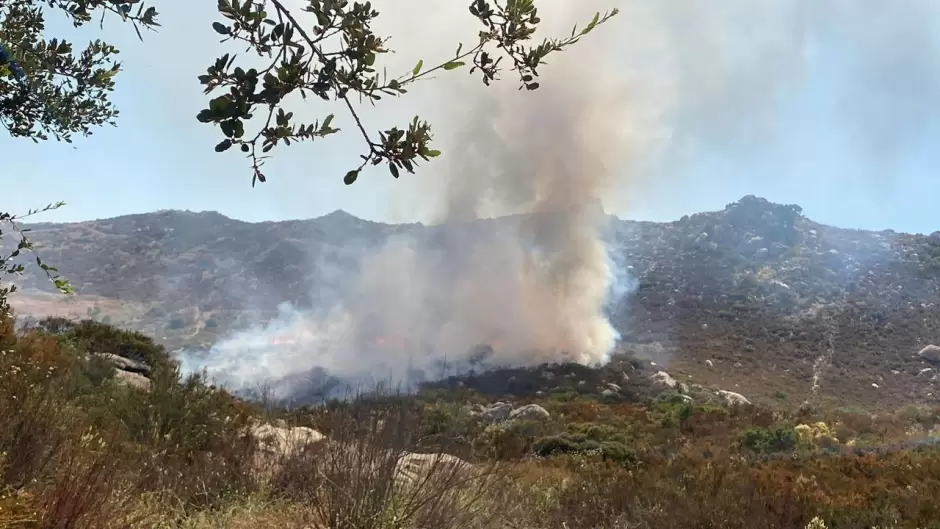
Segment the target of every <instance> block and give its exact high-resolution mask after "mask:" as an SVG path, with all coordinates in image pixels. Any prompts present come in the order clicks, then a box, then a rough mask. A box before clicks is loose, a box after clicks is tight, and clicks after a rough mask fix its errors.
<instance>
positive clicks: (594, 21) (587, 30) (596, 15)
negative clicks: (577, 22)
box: [581, 13, 601, 35]
mask: <svg viewBox="0 0 940 529" xmlns="http://www.w3.org/2000/svg"><path fill="white" fill-rule="evenodd" d="M600 19H601V14H600V13H594V18H593V19H591V23H590V24H588V25H587V27H585V28H584V29H582V30H581V34H582V35H587V34H588V33H590V32H591V30H592V29H594V28H595V27H597V22H598V21H599V20H600Z"/></svg>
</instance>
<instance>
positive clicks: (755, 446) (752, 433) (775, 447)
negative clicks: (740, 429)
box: [741, 426, 799, 454]
mask: <svg viewBox="0 0 940 529" xmlns="http://www.w3.org/2000/svg"><path fill="white" fill-rule="evenodd" d="M798 443H799V437H798V436H797V434H796V431H794V430H793V428H788V427H785V426H780V427H776V428H753V429H750V430H747V431H745V432H744V434H743V435H742V436H741V446H743V447H744V448H746V449H748V450H751V451H753V452H757V453H760V454H770V453H776V452H789V451H791V450H793V449H795V448H796V446H797V444H798Z"/></svg>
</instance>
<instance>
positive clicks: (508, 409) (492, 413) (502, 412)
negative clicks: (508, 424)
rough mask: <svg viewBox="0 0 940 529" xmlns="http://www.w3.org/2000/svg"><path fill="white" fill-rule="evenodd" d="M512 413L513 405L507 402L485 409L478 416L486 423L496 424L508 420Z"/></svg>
mask: <svg viewBox="0 0 940 529" xmlns="http://www.w3.org/2000/svg"><path fill="white" fill-rule="evenodd" d="M510 413H512V405H510V404H507V403H505V402H495V403H493V404H490V405H489V406H487V407H486V408H483V410H482V411H480V412H479V413H478V414H477V416H478V417H479V418H480V420H481V421H483V422H485V423H489V424H495V423H498V422H503V421H505V420H508V419H509V414H510Z"/></svg>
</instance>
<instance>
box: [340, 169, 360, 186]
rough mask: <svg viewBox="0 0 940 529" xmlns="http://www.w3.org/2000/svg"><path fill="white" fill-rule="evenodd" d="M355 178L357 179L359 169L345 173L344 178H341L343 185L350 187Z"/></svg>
mask: <svg viewBox="0 0 940 529" xmlns="http://www.w3.org/2000/svg"><path fill="white" fill-rule="evenodd" d="M357 178H359V169H356V170H354V171H349V172H348V173H346V176H344V177H343V183H344V184H346V185H352V184H353V182H355V181H356V179H357Z"/></svg>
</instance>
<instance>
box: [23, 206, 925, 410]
mask: <svg viewBox="0 0 940 529" xmlns="http://www.w3.org/2000/svg"><path fill="white" fill-rule="evenodd" d="M518 221H519V218H506V219H495V220H481V221H475V222H470V223H461V224H454V225H444V226H435V227H429V226H423V225H420V224H411V225H386V224H380V223H374V222H368V221H364V220H360V219H357V218H355V217H353V216H351V215H348V214H346V213H343V212H334V213H332V214H330V215H326V216H324V217H320V218H317V219H311V220H301V221H288V222H264V223H246V222H241V221H237V220H233V219H229V218H227V217H224V216H222V215H220V214H217V213H191V212H180V211H161V212H156V213H150V214H143V215H128V216H123V217H117V218H113V219H105V220H97V221H89V222H82V223H72V224H37V225H32V226H30V228H32V229H33V234H32V235H33V237H34V239H35V240H36V242H38V243H40V244H42V245H43V246H45V249H44V250H43V257H44V258H45V259H46V260H47V261H49V262H53V263H55V264H57V265H59V268H60V269H61V271H62V273H63V274H64V275H66V276H67V277H69V279H70V280H71V281H72V282H73V283H74V284H75V285H76V286H77V288H78V289H79V291H80V292H83V293H90V294H97V295H100V296H105V297H108V298H114V299H120V300H124V301H126V302H129V303H138V304H146V305H147V306H149V307H150V313H149V314H147V315H145V316H143V317H140V318H136V319H128V320H126V321H116V323H120V324H122V325H126V326H130V327H133V328H135V329H138V330H142V331H144V332H147V333H150V334H153V335H155V336H156V337H158V338H165V339H166V340H168V341H172V340H173V339H174V338H176V339H181V337H193V336H197V335H199V336H203V335H207V336H208V338H207V339H208V340H211V339H213V337H214V336H216V335H215V334H213V329H219V328H220V323H221V328H222V329H224V328H228V327H231V326H237V325H240V322H239V318H244V319H246V320H247V321H252V322H257V320H258V318H263V317H264V315H263V314H260V315H259V314H256V313H248V312H247V311H246V310H245V309H247V308H252V309H261V310H263V311H273V310H274V309H275V307H276V306H277V305H278V304H279V303H281V302H284V301H289V302H292V303H293V304H295V305H299V306H305V305H311V304H312V303H314V301H315V300H314V299H313V297H314V296H315V297H316V301H317V302H318V303H330V301H331V300H332V299H333V298H335V297H337V296H339V292H338V288H339V286H341V285H342V284H343V282H344V280H345V279H346V278H349V277H351V275H350V274H351V273H353V272H354V271H355V270H356V268H357V266H358V262H359V261H358V260H359V258H360V256H361V255H363V253H364V252H366V251H368V249H370V248H374V247H376V246H377V245H379V244H381V243H382V242H383V241H385V240H387V239H388V237H389V236H391V235H393V234H410V235H414V236H415V237H418V238H421V239H423V240H425V241H430V242H435V241H447V242H449V243H451V244H453V241H458V240H461V238H460V237H459V236H448V237H444V235H447V234H450V235H454V234H457V235H461V236H466V237H471V236H478V235H479V234H481V233H487V232H492V231H494V230H499V229H503V228H505V227H507V226H508V225H510V224H511V223H513V222H518ZM612 227H613V233H614V240H615V242H616V245H617V250H618V251H619V252H621V254H622V256H623V261H624V262H626V263H627V264H629V265H630V266H631V273H632V276H633V277H634V278H635V279H636V280H637V288H636V290H635V291H634V292H632V293H631V294H630V295H628V296H626V297H625V298H624V299H622V300H620V303H619V304H618V305H617V306H616V308H615V310H614V313H613V319H614V323H615V325H616V326H617V327H618V329H619V330H620V331H621V332H622V334H623V337H624V343H623V344H622V346H621V348H622V349H624V350H625V351H627V350H633V351H634V352H640V350H649V351H653V349H650V347H651V346H652V344H661V345H657V347H659V348H660V349H659V351H658V352H655V351H653V352H652V353H651V354H652V357H653V358H655V359H657V361H659V362H662V363H668V370H669V372H670V373H671V374H672V375H673V376H676V377H677V378H680V379H681V378H682V375H684V376H686V377H688V376H692V377H693V379H694V380H695V381H696V382H699V383H702V384H708V385H715V386H721V387H727V388H728V389H729V391H730V390H735V391H741V392H742V393H743V394H746V395H748V396H749V397H754V398H757V397H758V396H759V395H776V397H775V398H792V399H799V400H802V399H803V398H804V396H805V395H804V394H806V393H807V392H809V390H810V388H811V387H812V384H813V382H812V380H813V369H814V367H813V366H814V365H817V366H820V367H821V368H823V369H822V371H821V372H820V377H819V378H818V382H819V395H820V396H821V398H836V399H843V398H851V399H854V400H855V401H856V402H860V403H862V404H870V405H881V404H884V405H888V404H890V403H892V402H893V403H896V402H909V401H911V400H921V401H923V400H926V401H931V400H933V399H935V397H940V388H934V386H933V384H934V382H933V381H931V379H930V377H926V376H922V375H919V373H920V371H921V370H922V369H923V368H924V367H927V366H925V364H924V361H922V360H921V359H920V358H918V357H917V356H916V353H917V352H918V351H920V350H922V349H923V348H924V347H925V346H926V345H927V344H930V343H937V342H938V341H940V279H938V278H940V232H938V233H934V234H932V235H927V236H925V235H910V234H902V233H895V232H893V231H882V232H872V231H860V230H848V229H840V228H834V227H831V226H825V225H821V224H818V223H816V222H813V221H812V220H810V219H808V218H806V217H805V216H803V215H802V211H801V209H800V208H799V207H798V206H794V205H780V204H774V203H771V202H768V201H766V200H763V199H761V198H757V197H753V196H748V197H744V198H743V199H741V200H739V201H737V202H735V203H732V204H729V205H728V206H727V207H726V208H725V209H723V210H721V211H715V212H707V213H700V214H695V215H690V216H686V217H683V218H682V219H680V220H678V221H675V222H668V223H651V222H634V221H624V220H619V219H612ZM4 242H5V243H6V244H10V243H11V241H9V240H7V241H4ZM442 244H443V242H442ZM29 277H30V280H34V281H35V278H36V277H38V274H33V275H32V276H29ZM26 286H30V285H26ZM32 286H34V287H39V288H46V287H45V284H44V283H42V282H36V283H35V284H33V285H32ZM243 321H244V320H243ZM217 332H222V331H221V330H219V331H217ZM171 345H172V344H171ZM640 356H642V355H640ZM706 361H708V363H706ZM664 367H666V366H664ZM683 380H684V379H683ZM876 386H877V387H876Z"/></svg>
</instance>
